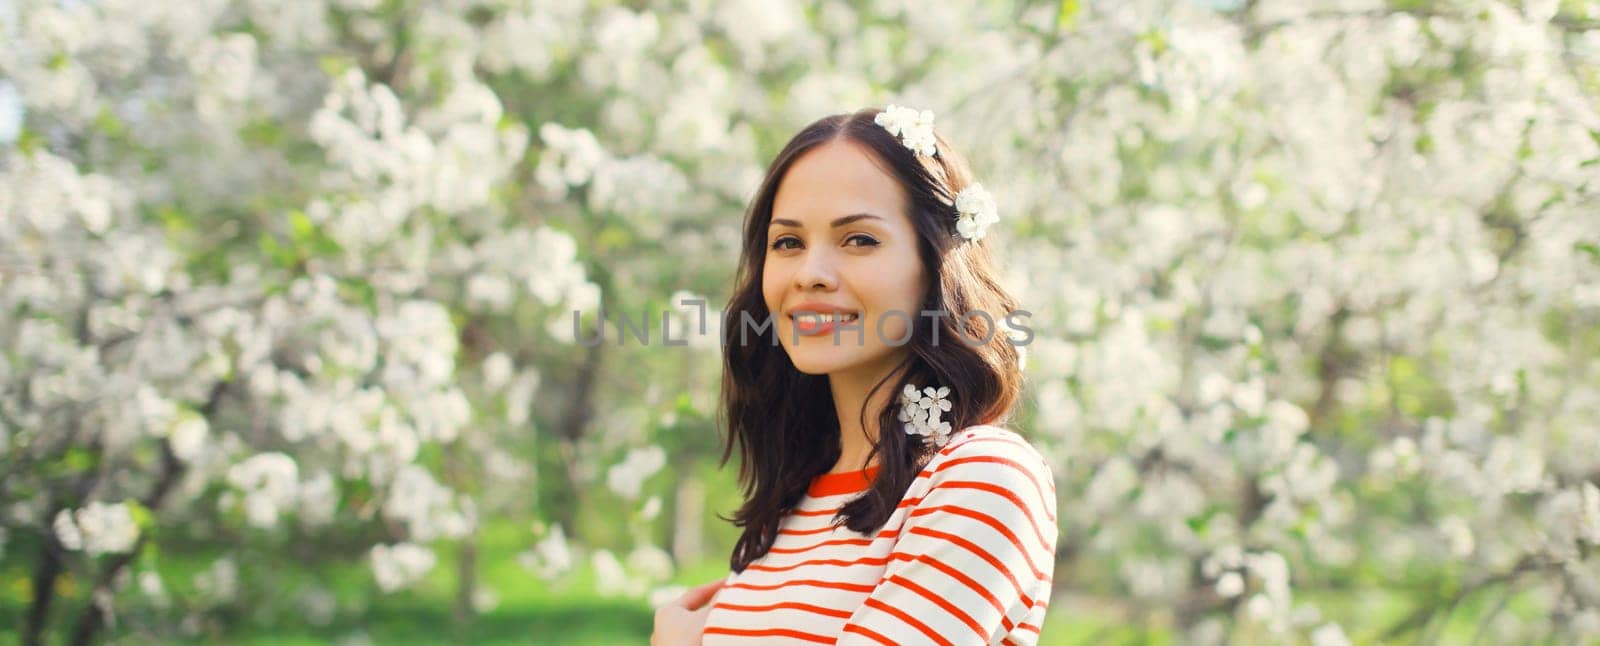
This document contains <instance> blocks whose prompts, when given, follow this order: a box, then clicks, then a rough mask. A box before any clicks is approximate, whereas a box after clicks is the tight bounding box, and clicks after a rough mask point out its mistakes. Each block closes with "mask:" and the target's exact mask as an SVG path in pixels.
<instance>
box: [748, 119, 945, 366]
mask: <svg viewBox="0 0 1600 646" xmlns="http://www.w3.org/2000/svg"><path fill="white" fill-rule="evenodd" d="M870 155H872V153H871V152H870V149H869V148H866V147H864V146H861V145H860V144H856V143H854V142H851V141H849V140H846V139H838V140H834V141H832V142H829V143H826V144H823V145H821V146H818V147H816V148H813V149H812V150H810V151H809V152H807V153H805V154H804V155H802V156H801V157H800V158H799V159H797V160H795V162H794V163H793V164H792V165H791V166H790V167H789V171H788V173H787V174H785V175H784V177H783V179H782V181H781V182H780V183H779V184H778V192H777V195H775V196H774V198H773V204H772V223H771V224H770V225H769V226H768V228H767V255H766V262H765V265H764V269H763V274H762V282H761V290H762V295H763V296H764V297H765V298H766V302H767V309H768V310H770V311H771V312H772V314H773V318H774V319H775V320H776V322H777V325H776V328H777V333H778V337H779V339H780V343H782V344H783V347H784V350H785V351H787V352H788V353H789V359H790V361H792V362H793V363H794V365H795V367H796V368H799V369H800V371H801V372H804V373H807V374H813V375H820V374H835V373H840V372H847V371H849V372H854V371H865V372H864V373H863V374H864V375H866V376H869V377H874V378H875V377H877V376H880V375H881V374H882V373H883V372H884V371H887V370H888V369H889V368H892V367H893V366H894V365H895V364H896V363H898V362H899V361H900V358H901V357H902V356H903V355H904V353H906V352H908V351H909V350H908V349H907V344H906V342H907V341H909V339H910V331H911V329H912V328H911V323H912V321H913V320H914V318H915V317H917V316H919V314H918V310H920V309H921V308H920V303H921V295H922V294H923V293H925V291H926V290H925V287H926V285H927V283H926V280H927V278H926V276H924V273H925V272H924V271H923V268H922V262H921V260H920V259H919V258H918V256H917V234H916V231H915V230H914V229H913V228H912V226H911V220H910V218H909V215H908V213H909V211H910V207H909V204H908V198H907V196H906V195H905V192H904V189H902V188H901V186H900V184H899V183H898V182H896V181H895V180H894V178H893V177H891V176H890V175H889V174H888V173H887V172H886V171H884V170H883V169H881V168H879V167H878V166H877V164H875V163H873V158H872V157H870ZM830 310H832V311H830ZM807 311H816V312H817V313H808V314H804V315H802V314H801V312H807ZM892 312H898V313H899V314H891V313H892ZM835 320H836V321H838V322H837V323H833V322H832V321H835Z"/></svg>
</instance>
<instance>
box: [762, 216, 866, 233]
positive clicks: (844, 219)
mask: <svg viewBox="0 0 1600 646" xmlns="http://www.w3.org/2000/svg"><path fill="white" fill-rule="evenodd" d="M867 218H871V219H874V220H882V219H883V218H881V217H878V216H876V215H873V214H871V213H852V214H850V215H846V216H844V217H842V218H839V219H836V220H834V221H833V223H832V224H831V225H829V226H832V227H835V228H837V227H842V226H844V225H846V224H850V223H851V222H855V221H856V220H865V219H867ZM774 225H776V226H785V227H794V228H796V229H804V228H805V227H804V226H802V225H801V224H800V223H799V222H796V221H794V220H784V219H777V220H773V221H772V223H771V224H768V225H767V226H768V227H771V226H774Z"/></svg>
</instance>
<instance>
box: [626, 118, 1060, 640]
mask: <svg viewBox="0 0 1600 646" xmlns="http://www.w3.org/2000/svg"><path fill="white" fill-rule="evenodd" d="M996 220H998V216H997V215H996V213H995V208H994V203H993V200H991V199H989V197H988V194H987V193H985V192H984V191H983V188H982V186H981V185H979V184H977V183H975V182H972V181H971V178H970V177H969V174H968V170H967V168H966V164H965V162H964V161H963V160H962V159H961V158H960V157H959V156H958V155H957V154H956V152H955V151H954V150H952V149H951V148H950V145H949V143H948V142H947V141H946V140H945V139H944V138H943V137H942V136H940V135H939V134H938V133H937V132H936V131H935V130H934V128H933V125H932V115H931V114H930V113H928V112H926V111H923V112H917V111H913V110H909V109H906V108H900V107H897V106H889V108H888V109H887V110H884V111H879V110H876V109H865V110H861V111H859V112H856V113H854V114H849V115H834V116H831V117H827V118H824V119H821V120H819V121H817V122H815V123H813V124H811V125H809V126H807V127H806V128H805V129H804V130H802V131H801V132H800V133H799V134H798V135H796V136H795V137H794V139H793V140H791V141H790V142H789V144H788V145H787V146H785V147H784V149H783V151H782V152H781V153H779V154H778V157H777V159H776V160H774V161H773V162H772V165H771V167H770V168H769V169H768V170H767V175H766V179H765V180H764V181H763V182H762V185H761V189H760V191H759V192H758V193H757V194H756V196H755V198H754V200H753V202H752V204H751V206H750V208H749V210H748V212H747V214H746V221H745V230H744V248H743V252H742V254H741V260H740V266H739V270H738V275H737V278H736V288H735V291H734V294H733V297H732V299H731V301H730V303H729V306H728V308H727V310H726V311H725V314H724V317H725V320H724V323H725V325H724V328H723V334H724V338H723V341H724V343H725V351H724V358H725V364H724V375H723V388H722V391H723V392H722V410H721V411H720V413H721V416H722V418H723V421H724V423H725V424H726V425H727V428H728V437H727V445H726V447H725V449H724V452H723V462H724V463H726V461H727V460H728V457H729V455H730V454H731V453H732V452H733V450H734V448H735V447H736V446H737V447H738V449H739V452H740V456H741V457H742V459H743V462H742V464H741V467H740V472H739V478H740V481H741V484H742V485H743V491H744V493H745V502H744V504H743V506H742V507H741V508H740V509H739V510H738V511H737V512H736V513H735V516H734V518H732V519H730V520H732V521H733V522H734V523H735V524H736V525H738V526H740V527H743V528H744V531H743V534H742V536H740V538H739V540H738V542H737V544H736V545H735V546H734V550H733V555H732V557H731V560H730V568H731V570H732V571H731V572H730V573H729V575H728V576H727V577H726V578H725V579H723V580H719V581H713V582H711V583H708V584H705V585H702V586H700V587H697V588H695V589H693V590H690V591H689V592H688V593H686V594H685V595H683V597H681V598H679V599H678V600H677V601H676V602H674V603H672V604H669V605H668V606H665V607H663V608H661V609H660V610H658V612H657V614H656V630H655V634H654V635H652V638H651V643H652V644H684V643H688V644H694V643H705V644H744V643H754V642H759V643H835V642H837V643H884V644H904V643H937V644H1000V643H1013V644H1032V643H1035V642H1036V641H1037V640H1038V637H1039V626H1040V624H1041V623H1042V622H1043V619H1044V615H1045V608H1046V605H1047V604H1048V602H1049V599H1050V584H1051V578H1052V576H1053V573H1054V564H1055V558H1054V556H1055V546H1056V536H1057V526H1056V518H1055V511H1056V501H1055V485H1054V480H1053V478H1052V475H1051V472H1050V469H1049V467H1048V466H1047V464H1046V462H1045V460H1044V459H1042V458H1041V457H1040V455H1039V454H1038V452H1036V451H1035V450H1034V448H1033V447H1032V446H1031V445H1030V444H1029V443H1028V442H1027V440H1025V439H1024V438H1023V437H1021V436H1020V435H1018V434H1017V433H1016V432H1014V431H1012V430H1009V429H1007V428H1005V427H1004V424H1005V423H1006V421H1007V420H1008V419H1009V417H1010V414H1011V410H1012V407H1013V404H1014V403H1015V402H1016V400H1017V397H1018V394H1019V390H1020V388H1021V380H1022V377H1021V367H1020V365H1019V363H1020V355H1019V352H1018V348H1017V347H1016V345H1015V343H1016V342H1017V341H1016V339H1014V338H1013V335H1012V334H1011V333H1010V332H1008V331H1007V330H1005V329H1001V328H1002V327H1005V326H1010V327H1012V328H1013V330H1020V329H1023V328H1019V327H1018V326H1016V325H1015V324H1016V323H1017V319H1016V318H1014V317H1016V316H1017V315H1018V313H1017V311H1016V303H1015V301H1014V299H1013V298H1012V297H1011V296H1010V295H1009V294H1007V293H1006V292H1005V291H1004V289H1003V288H1002V287H1001V286H1000V282H999V280H998V277H997V272H996V269H995V267H994V265H993V262H992V259H991V257H990V251H989V248H988V244H987V243H985V242H984V241H983V237H984V229H986V228H987V227H988V226H989V225H990V224H992V223H994V222H995V221H996ZM1002 322H1004V323H1005V326H1002V325H1001V323H1002ZM768 323H770V325H768Z"/></svg>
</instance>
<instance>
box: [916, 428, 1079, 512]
mask: <svg viewBox="0 0 1600 646" xmlns="http://www.w3.org/2000/svg"><path fill="white" fill-rule="evenodd" d="M925 469H926V470H927V471H928V472H929V476H930V479H931V480H932V482H931V484H933V485H935V486H937V485H938V483H939V482H941V481H945V480H949V479H953V478H958V479H963V480H965V479H973V478H982V479H985V480H993V481H999V482H1002V483H1008V484H1014V485H1021V484H1024V483H1026V484H1030V485H1033V486H1034V487H1037V488H1039V489H1040V490H1041V491H1043V490H1048V491H1049V492H1051V493H1052V494H1053V493H1054V491H1055V477H1054V475H1053V474H1052V473H1051V470H1050V463H1049V461H1048V460H1045V458H1044V456H1043V455H1042V454H1040V452H1039V450H1038V449H1037V448H1035V447H1034V445H1033V443H1031V442H1029V441H1028V439H1027V438H1025V437H1023V436H1022V435H1021V434H1019V433H1017V432H1016V431H1013V430H1010V429H1007V428H1003V427H1000V426H990V425H981V426H969V427H967V428H964V429H962V430H961V431H959V432H956V433H954V434H952V435H951V436H950V442H949V444H946V445H945V446H944V448H941V449H939V452H938V453H937V454H935V455H934V457H933V459H932V460H929V461H928V464H927V466H926V467H925ZM1050 497H1051V498H1053V497H1054V496H1053V495H1052V496H1050Z"/></svg>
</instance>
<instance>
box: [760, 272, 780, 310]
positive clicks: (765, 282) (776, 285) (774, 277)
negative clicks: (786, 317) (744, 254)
mask: <svg viewBox="0 0 1600 646" xmlns="http://www.w3.org/2000/svg"><path fill="white" fill-rule="evenodd" d="M783 285H784V276H782V275H779V272H777V271H774V270H773V268H772V266H771V265H770V264H769V265H768V266H766V267H765V268H763V269H762V271H761V298H762V299H763V300H765V301H766V303H767V310H769V311H773V312H776V311H778V309H779V308H780V306H782V304H783V303H782V300H783Z"/></svg>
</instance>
